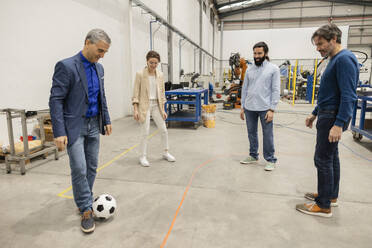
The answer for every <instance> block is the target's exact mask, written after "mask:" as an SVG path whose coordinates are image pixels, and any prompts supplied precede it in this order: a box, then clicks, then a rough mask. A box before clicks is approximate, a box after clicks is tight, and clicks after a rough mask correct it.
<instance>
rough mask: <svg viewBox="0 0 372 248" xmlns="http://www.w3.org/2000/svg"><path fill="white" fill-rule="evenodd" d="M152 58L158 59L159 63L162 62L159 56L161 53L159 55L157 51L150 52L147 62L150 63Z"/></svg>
mask: <svg viewBox="0 0 372 248" xmlns="http://www.w3.org/2000/svg"><path fill="white" fill-rule="evenodd" d="M151 58H155V59H158V61H159V62H160V55H159V53H157V52H155V51H150V52H148V53H147V55H146V60H147V61H148V60H149V59H151Z"/></svg>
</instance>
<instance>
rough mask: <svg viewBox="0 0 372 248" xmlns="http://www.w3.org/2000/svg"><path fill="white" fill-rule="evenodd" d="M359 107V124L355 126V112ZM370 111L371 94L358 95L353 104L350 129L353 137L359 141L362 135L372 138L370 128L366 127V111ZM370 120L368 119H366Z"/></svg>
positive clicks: (371, 109)
mask: <svg viewBox="0 0 372 248" xmlns="http://www.w3.org/2000/svg"><path fill="white" fill-rule="evenodd" d="M358 109H360V116H359V125H358V126H356V119H357V112H358ZM367 112H372V96H358V101H356V103H355V105H354V112H353V118H352V120H351V131H352V133H353V138H354V140H356V141H360V140H361V139H362V138H363V136H365V137H367V138H369V139H372V129H366V128H365V124H366V118H365V117H366V113H367ZM367 120H368V121H370V120H369V119H367Z"/></svg>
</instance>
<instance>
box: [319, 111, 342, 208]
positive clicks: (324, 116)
mask: <svg viewBox="0 0 372 248" xmlns="http://www.w3.org/2000/svg"><path fill="white" fill-rule="evenodd" d="M335 121H336V114H335V113H322V112H320V111H319V113H318V120H317V123H316V129H317V134H316V147H315V155H314V163H315V167H316V169H317V172H318V197H317V198H316V199H315V201H316V203H317V205H318V206H319V207H320V208H330V205H331V199H335V198H338V191H339V184H340V159H339V157H338V142H333V143H330V142H329V140H328V136H329V131H330V130H331V128H332V127H333V125H334V123H335Z"/></svg>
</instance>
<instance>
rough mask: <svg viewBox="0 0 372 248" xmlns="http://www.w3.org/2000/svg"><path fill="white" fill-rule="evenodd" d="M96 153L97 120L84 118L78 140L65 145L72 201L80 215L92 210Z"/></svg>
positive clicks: (95, 118) (97, 150)
mask: <svg viewBox="0 0 372 248" xmlns="http://www.w3.org/2000/svg"><path fill="white" fill-rule="evenodd" d="M98 152H99V122H98V118H97V117H91V118H86V119H85V120H84V124H83V126H82V128H81V132H80V136H79V138H78V139H77V140H76V142H74V143H73V144H68V145H67V153H68V156H69V158H70V168H71V179H72V190H73V193H74V200H75V203H76V205H77V207H78V208H79V209H80V211H81V212H82V213H83V212H85V211H87V210H89V209H91V208H92V203H93V194H92V188H93V184H94V180H95V178H96V174H97V172H96V170H97V165H98Z"/></svg>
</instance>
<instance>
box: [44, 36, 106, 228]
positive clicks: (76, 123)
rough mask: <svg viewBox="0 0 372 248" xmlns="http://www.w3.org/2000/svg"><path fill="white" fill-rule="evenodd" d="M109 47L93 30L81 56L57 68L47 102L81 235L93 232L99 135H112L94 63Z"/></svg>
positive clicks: (100, 70)
mask: <svg viewBox="0 0 372 248" xmlns="http://www.w3.org/2000/svg"><path fill="white" fill-rule="evenodd" d="M110 44H111V40H110V38H109V36H108V35H107V34H106V33H105V32H104V31H103V30H101V29H93V30H91V31H90V32H89V33H88V34H87V36H86V38H85V44H84V48H83V50H82V51H81V52H79V53H78V54H76V55H75V56H73V57H71V58H67V59H64V60H61V61H59V62H58V63H57V64H56V66H55V70H54V75H53V84H52V88H51V93H50V99H49V107H50V115H51V118H52V124H53V134H54V137H55V138H54V141H55V143H56V145H57V147H58V149H59V150H63V149H65V147H66V146H67V153H68V156H69V158H70V168H71V179H72V190H73V194H74V200H75V203H76V205H77V207H78V208H79V211H80V213H81V216H82V218H81V230H82V231H83V232H85V233H90V232H93V231H94V229H95V223H94V219H93V212H92V203H93V193H92V188H93V184H94V180H95V177H96V173H97V172H96V170H97V165H98V152H99V139H100V136H99V134H100V133H101V134H106V135H110V134H111V131H112V128H111V121H110V116H109V113H108V109H107V103H106V95H105V90H104V72H103V66H102V65H101V64H99V63H97V62H98V60H99V59H100V58H103V56H104V55H105V53H106V52H107V51H108V49H109V47H110Z"/></svg>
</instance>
